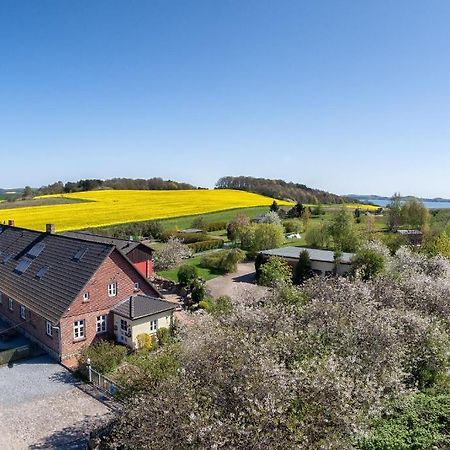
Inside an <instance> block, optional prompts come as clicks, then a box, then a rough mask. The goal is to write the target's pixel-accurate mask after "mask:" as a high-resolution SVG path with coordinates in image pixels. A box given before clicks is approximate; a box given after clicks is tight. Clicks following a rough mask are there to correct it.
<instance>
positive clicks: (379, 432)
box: [356, 393, 450, 450]
mask: <svg viewBox="0 0 450 450" xmlns="http://www.w3.org/2000/svg"><path fill="white" fill-rule="evenodd" d="M449 429H450V395H448V394H439V395H428V394H423V393H419V394H417V395H413V396H411V397H409V398H406V399H404V400H403V401H399V402H398V403H397V404H395V405H393V407H392V411H391V412H390V414H389V415H386V416H384V417H382V418H381V419H378V420H376V421H375V422H374V423H373V426H372V429H371V430H370V433H369V434H368V436H366V437H364V438H362V439H360V440H359V441H358V442H357V445H356V448H357V449H360V450H379V449H382V450H410V449H415V450H429V449H434V448H435V449H446V448H449V447H450V434H449Z"/></svg>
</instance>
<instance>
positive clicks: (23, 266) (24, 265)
mask: <svg viewBox="0 0 450 450" xmlns="http://www.w3.org/2000/svg"><path fill="white" fill-rule="evenodd" d="M32 262H33V261H32V260H31V259H28V258H24V259H22V261H20V262H19V264H17V267H16V268H15V269H14V272H16V273H18V274H19V275H22V274H23V273H24V272H25V271H26V270H27V269H28V267H30V265H31V263H32Z"/></svg>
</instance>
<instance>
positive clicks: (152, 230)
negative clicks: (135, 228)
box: [128, 220, 164, 239]
mask: <svg viewBox="0 0 450 450" xmlns="http://www.w3.org/2000/svg"><path fill="white" fill-rule="evenodd" d="M142 231H143V233H142V234H143V235H144V236H150V237H152V238H153V239H160V238H161V236H162V234H163V232H164V229H163V226H162V224H161V222H159V221H157V220H152V221H151V222H148V223H147V224H146V225H145V228H144V229H143V230H142ZM132 234H133V233H132ZM128 235H129V234H128Z"/></svg>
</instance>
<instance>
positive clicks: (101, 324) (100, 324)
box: [96, 316, 106, 334]
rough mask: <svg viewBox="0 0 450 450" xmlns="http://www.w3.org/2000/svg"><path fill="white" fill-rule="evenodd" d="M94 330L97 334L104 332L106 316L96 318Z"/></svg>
mask: <svg viewBox="0 0 450 450" xmlns="http://www.w3.org/2000/svg"><path fill="white" fill-rule="evenodd" d="M96 330H97V334H98V333H105V332H106V316H98V317H97V321H96Z"/></svg>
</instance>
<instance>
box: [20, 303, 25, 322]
mask: <svg viewBox="0 0 450 450" xmlns="http://www.w3.org/2000/svg"><path fill="white" fill-rule="evenodd" d="M20 318H21V319H24V320H25V319H26V318H27V308H25V306H23V305H20Z"/></svg>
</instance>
